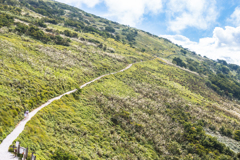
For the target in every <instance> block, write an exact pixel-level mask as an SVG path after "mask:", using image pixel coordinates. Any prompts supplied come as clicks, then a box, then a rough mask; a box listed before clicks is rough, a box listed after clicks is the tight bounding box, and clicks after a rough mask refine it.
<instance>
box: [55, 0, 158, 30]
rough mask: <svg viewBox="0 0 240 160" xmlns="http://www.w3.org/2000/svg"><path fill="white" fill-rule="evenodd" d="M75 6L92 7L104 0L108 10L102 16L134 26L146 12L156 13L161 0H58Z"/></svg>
mask: <svg viewBox="0 0 240 160" xmlns="http://www.w3.org/2000/svg"><path fill="white" fill-rule="evenodd" d="M58 1H60V2H65V3H68V4H71V5H74V6H76V7H81V6H82V4H85V5H87V6H88V7H90V8H92V7H94V6H96V5H97V4H99V3H101V2H104V3H105V5H106V6H107V8H108V10H107V11H106V14H104V15H103V16H104V17H106V18H111V19H115V20H116V21H118V22H119V23H122V24H127V25H131V26H136V25H137V23H140V22H141V21H142V16H143V15H144V14H147V13H153V14H157V13H159V12H160V11H161V10H162V0H68V1H66V0H58Z"/></svg>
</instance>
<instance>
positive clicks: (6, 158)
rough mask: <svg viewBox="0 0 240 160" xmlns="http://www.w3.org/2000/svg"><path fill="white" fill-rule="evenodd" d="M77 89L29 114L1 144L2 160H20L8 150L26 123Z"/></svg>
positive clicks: (0, 158)
mask: <svg viewBox="0 0 240 160" xmlns="http://www.w3.org/2000/svg"><path fill="white" fill-rule="evenodd" d="M130 67H132V64H130V65H128V66H127V67H126V68H124V69H122V70H120V71H118V72H113V73H110V74H116V73H119V72H123V71H125V70H127V69H129V68H130ZM110 74H105V75H102V76H100V77H98V78H96V79H94V80H92V81H90V82H87V83H85V84H84V85H82V86H80V88H83V87H86V86H87V85H88V84H90V83H92V82H94V81H97V80H99V79H101V78H102V77H105V76H107V75H110ZM76 91H77V89H74V90H72V91H69V92H67V93H64V94H62V95H60V96H58V97H55V98H53V99H50V100H49V101H47V102H46V103H45V104H43V105H41V106H40V107H38V108H36V109H34V110H33V111H32V112H30V113H29V115H28V117H27V118H26V119H24V120H22V121H21V122H20V123H19V124H18V125H17V126H16V128H15V129H14V130H13V131H12V132H11V133H10V134H9V135H8V136H7V137H6V138H5V139H4V140H3V141H2V143H1V144H0V160H18V158H15V157H14V155H13V154H11V153H9V152H8V148H9V146H10V145H11V144H12V143H13V141H14V140H15V139H16V138H17V137H18V136H19V134H20V133H22V131H23V130H24V127H25V125H26V123H27V122H28V121H29V120H30V119H31V118H32V117H33V116H34V115H35V114H36V113H37V112H38V111H40V110H41V109H42V108H44V107H46V106H48V105H49V104H51V103H52V102H53V101H55V100H58V99H60V98H62V96H64V95H67V94H71V93H73V92H76Z"/></svg>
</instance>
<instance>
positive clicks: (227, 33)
mask: <svg viewBox="0 0 240 160" xmlns="http://www.w3.org/2000/svg"><path fill="white" fill-rule="evenodd" d="M161 37H164V38H167V39H169V40H171V41H172V42H173V43H176V44H179V45H182V46H183V47H185V48H188V49H190V50H192V51H195V52H196V53H197V54H201V55H203V56H207V57H209V58H211V59H225V60H226V61H228V62H229V63H235V64H238V65H240V27H236V28H234V27H229V26H227V27H225V29H223V28H219V27H216V28H215V29H214V31H213V37H206V38H201V39H200V40H199V42H193V41H191V40H189V39H188V38H187V37H185V36H182V35H161Z"/></svg>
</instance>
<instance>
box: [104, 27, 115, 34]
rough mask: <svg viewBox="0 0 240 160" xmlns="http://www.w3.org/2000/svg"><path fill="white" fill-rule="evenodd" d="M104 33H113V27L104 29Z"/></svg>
mask: <svg viewBox="0 0 240 160" xmlns="http://www.w3.org/2000/svg"><path fill="white" fill-rule="evenodd" d="M105 31H108V32H112V33H114V32H115V29H114V28H113V27H105Z"/></svg>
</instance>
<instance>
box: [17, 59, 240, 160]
mask: <svg viewBox="0 0 240 160" xmlns="http://www.w3.org/2000/svg"><path fill="white" fill-rule="evenodd" d="M166 71H171V72H170V73H169V72H166ZM170 77H176V78H170ZM177 77H181V80H180V81H179V79H178V78H177ZM181 81H185V83H187V84H189V85H188V86H183V85H181V83H182V82H181ZM201 82H202V78H201V77H199V76H196V75H194V74H188V72H186V71H182V70H181V69H177V68H175V67H172V66H169V65H167V64H165V63H163V62H162V61H159V60H154V61H148V62H143V63H138V64H135V65H134V66H133V67H132V68H131V69H129V70H127V71H126V72H124V73H119V74H117V75H113V76H108V77H106V78H104V79H102V80H99V81H98V82H95V83H94V84H92V85H90V86H89V87H86V88H84V89H83V92H82V93H80V94H74V95H70V96H66V97H64V98H63V99H62V100H59V101H57V102H55V103H54V104H52V105H50V106H48V107H46V108H44V109H43V110H42V111H40V113H39V114H38V115H37V116H36V117H35V118H34V119H33V120H32V121H31V122H30V123H28V125H27V127H26V129H25V131H24V132H23V133H22V134H21V135H20V137H19V138H18V139H17V140H19V141H20V142H21V143H22V144H23V145H26V146H31V147H30V148H31V149H32V150H33V151H36V153H37V155H38V157H39V158H40V159H48V158H49V157H51V155H52V154H54V152H56V148H61V149H62V150H64V151H65V152H69V153H71V154H72V155H74V156H75V157H78V158H80V159H108V158H109V159H177V158H180V159H189V158H190V159H191V158H194V159H199V158H201V159H218V158H219V159H221V158H224V157H225V159H231V157H232V156H233V155H234V153H233V152H232V151H230V149H229V148H227V147H226V146H225V145H224V144H221V143H220V142H218V141H217V140H216V139H215V138H212V137H211V136H208V135H206V133H205V131H204V129H203V128H204V127H207V128H208V127H212V128H213V126H214V127H216V128H220V127H221V126H227V125H228V126H229V123H230V124H235V128H234V129H239V127H240V125H239V121H238V119H237V118H234V116H233V115H230V114H228V113H227V112H225V111H224V110H220V109H219V110H216V109H215V108H214V107H215V105H216V104H213V103H216V101H215V99H214V98H215V97H216V98H218V95H217V94H216V93H214V92H213V91H212V90H210V89H208V88H207V86H206V85H205V84H204V83H201ZM194 83H197V84H199V88H200V87H201V88H202V90H205V95H203V94H201V95H200V92H199V91H197V90H195V89H194V88H192V85H193V84H194ZM205 97H209V98H208V99H206V98H205ZM230 103H231V102H229V104H230ZM218 105H219V106H218V107H219V108H221V107H224V104H221V103H219V104H218ZM216 107H217V106H216ZM213 111H214V112H213ZM227 115H228V116H227ZM230 117H231V118H230ZM231 129H233V128H231ZM226 155H228V156H226Z"/></svg>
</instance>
